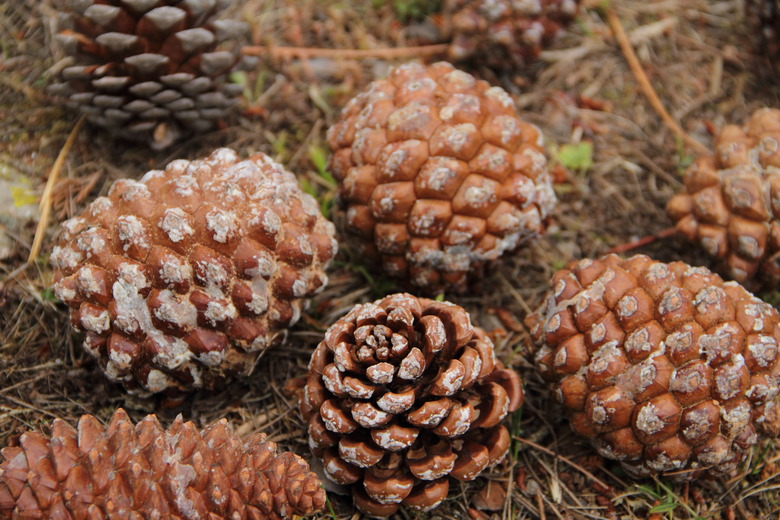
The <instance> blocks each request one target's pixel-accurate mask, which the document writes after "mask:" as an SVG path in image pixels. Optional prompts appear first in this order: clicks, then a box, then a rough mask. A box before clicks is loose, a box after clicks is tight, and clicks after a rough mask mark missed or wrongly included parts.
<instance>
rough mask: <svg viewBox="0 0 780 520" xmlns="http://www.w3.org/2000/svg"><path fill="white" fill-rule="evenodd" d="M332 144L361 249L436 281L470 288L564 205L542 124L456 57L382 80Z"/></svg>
mask: <svg viewBox="0 0 780 520" xmlns="http://www.w3.org/2000/svg"><path fill="white" fill-rule="evenodd" d="M328 144H329V145H330V148H331V150H333V155H332V156H331V160H330V166H331V169H332V171H333V173H334V174H335V176H336V178H337V179H338V180H339V181H340V183H341V186H340V198H341V205H342V207H343V208H344V209H346V220H347V231H348V232H349V233H350V235H351V237H352V238H353V242H354V244H355V247H356V248H357V249H358V252H359V254H360V255H361V256H363V257H367V258H368V259H370V260H371V261H373V262H375V263H377V264H380V265H382V267H383V268H384V270H385V271H386V272H387V273H389V274H390V275H392V276H395V277H398V278H401V279H403V280H408V281H410V282H411V283H412V284H413V285H416V286H418V287H421V288H423V289H425V290H427V291H431V292H433V291H438V290H440V289H442V288H451V289H454V290H460V291H462V290H463V289H465V286H466V283H467V280H468V278H469V276H471V278H473V279H476V278H478V277H479V275H480V273H481V270H482V267H483V265H484V263H485V262H487V261H490V260H496V259H497V258H499V257H500V256H501V255H502V254H504V253H506V252H508V251H511V250H513V249H515V248H517V247H518V246H520V245H521V244H522V243H523V242H525V241H527V240H529V239H531V238H535V237H536V236H538V235H539V234H541V233H542V232H543V231H544V227H545V223H546V220H547V217H548V215H549V214H550V213H551V211H552V209H553V207H554V206H555V202H556V201H555V194H554V192H553V189H552V182H551V178H550V175H549V173H548V171H547V168H546V165H547V162H546V159H545V157H544V154H543V149H542V144H543V143H542V135H541V133H540V132H539V130H538V129H537V128H536V127H534V126H533V125H530V124H528V123H526V122H524V121H523V120H522V119H520V118H519V117H518V115H517V111H516V110H515V106H514V103H513V101H512V99H511V98H510V97H509V95H508V94H507V93H506V92H505V91H503V90H502V89H500V88H498V87H492V88H491V87H490V86H489V85H488V84H487V83H486V82H484V81H477V80H476V79H475V78H474V77H473V76H471V75H469V74H466V73H465V72H461V71H458V70H455V69H454V68H453V67H452V65H450V64H448V63H437V64H435V65H431V66H429V67H423V66H422V65H419V64H416V63H410V64H406V65H402V66H400V67H398V68H396V69H394V70H393V71H392V72H391V73H390V76H389V77H388V79H386V80H381V81H375V82H374V83H372V84H371V86H370V87H369V88H368V89H367V90H366V91H364V92H362V93H361V94H359V95H358V96H357V97H356V98H354V99H353V100H351V101H350V102H349V103H348V104H347V106H346V107H345V109H344V111H343V112H342V113H341V116H340V117H339V120H338V122H337V123H336V124H335V125H334V126H333V127H332V128H330V130H329V131H328Z"/></svg>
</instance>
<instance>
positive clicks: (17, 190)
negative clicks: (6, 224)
mask: <svg viewBox="0 0 780 520" xmlns="http://www.w3.org/2000/svg"><path fill="white" fill-rule="evenodd" d="M11 196H12V197H13V199H14V206H16V207H17V208H18V207H19V206H26V205H28V204H35V203H36V202H38V197H37V196H36V195H35V193H34V192H33V191H32V190H31V189H29V188H25V187H23V186H11Z"/></svg>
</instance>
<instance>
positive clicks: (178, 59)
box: [50, 0, 249, 148]
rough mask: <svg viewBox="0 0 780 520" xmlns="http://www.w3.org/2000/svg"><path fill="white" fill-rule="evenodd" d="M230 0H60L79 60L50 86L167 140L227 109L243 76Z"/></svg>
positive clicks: (122, 130)
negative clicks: (227, 15) (236, 75)
mask: <svg viewBox="0 0 780 520" xmlns="http://www.w3.org/2000/svg"><path fill="white" fill-rule="evenodd" d="M224 3H225V2H224V0H67V1H63V0H60V5H61V7H62V9H63V14H65V16H63V23H62V24H61V25H62V27H63V28H62V30H61V32H60V34H59V35H58V37H59V40H60V42H61V43H62V44H63V48H64V50H65V52H66V54H68V55H69V56H71V57H72V59H73V63H72V64H71V65H69V66H67V67H65V68H64V69H62V71H61V72H60V73H59V78H58V82H57V83H55V84H53V85H52V86H51V87H50V92H51V93H52V94H54V95H55V96H58V97H61V98H63V99H64V100H65V101H66V103H67V105H68V106H69V107H70V108H72V109H74V110H77V111H78V112H80V113H82V114H84V115H86V117H87V120H88V121H90V122H91V123H93V124H95V125H97V126H99V127H103V128H107V129H110V130H111V131H113V132H114V133H116V134H118V135H119V136H121V137H123V138H126V139H131V140H141V141H147V142H149V143H150V144H151V145H152V146H154V147H156V148H163V147H165V146H167V145H169V144H171V143H172V142H174V141H175V140H176V139H179V138H182V137H185V136H186V135H188V134H189V133H190V132H191V131H206V130H211V129H213V128H214V127H215V125H216V124H217V122H218V121H220V120H222V119H223V118H225V117H226V116H227V115H228V114H229V111H230V109H231V108H232V107H234V106H235V105H236V104H237V103H238V100H237V99H236V96H238V95H239V94H240V93H241V91H242V87H241V85H237V84H229V83H228V81H227V80H228V76H229V74H230V72H232V71H234V70H237V68H239V67H241V66H246V65H248V64H249V62H248V61H246V59H245V58H242V57H241V53H240V39H241V35H242V34H244V33H246V32H247V28H246V27H245V26H244V24H242V23H239V22H237V21H234V20H220V19H217V15H218V14H219V11H220V10H221V9H222V6H221V4H224Z"/></svg>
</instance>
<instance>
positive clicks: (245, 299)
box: [51, 148, 337, 392]
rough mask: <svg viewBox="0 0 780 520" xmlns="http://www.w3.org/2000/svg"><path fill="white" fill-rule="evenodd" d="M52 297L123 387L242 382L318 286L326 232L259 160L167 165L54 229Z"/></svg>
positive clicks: (329, 239)
mask: <svg viewBox="0 0 780 520" xmlns="http://www.w3.org/2000/svg"><path fill="white" fill-rule="evenodd" d="M61 234H62V236H61V238H60V242H59V244H58V245H57V246H55V248H54V251H53V252H52V255H51V261H52V265H53V266H54V268H55V273H54V292H55V294H56V295H57V297H58V298H60V299H61V300H63V301H64V302H65V303H66V304H67V305H68V306H69V307H70V309H71V322H72V324H73V326H74V327H75V328H76V329H78V330H83V331H85V332H86V338H85V340H84V347H85V349H86V350H87V352H89V353H90V354H92V355H93V356H95V357H96V358H97V360H98V362H99V363H100V366H101V368H103V370H104V371H105V373H106V374H107V375H108V377H109V378H110V379H112V380H114V381H121V382H123V383H124V384H125V386H126V387H127V388H128V389H131V390H133V389H142V390H146V391H151V392H160V391H163V390H166V389H178V390H190V389H196V388H207V389H208V388H214V387H215V386H217V385H219V384H221V383H222V382H223V381H224V380H225V379H227V378H229V377H230V376H233V375H246V374H248V373H249V371H250V370H251V369H252V367H253V365H254V363H255V360H256V359H257V356H258V354H259V353H260V352H261V351H262V350H264V349H265V348H268V347H269V346H272V345H275V344H278V343H280V342H281V341H282V340H283V339H284V336H285V334H286V330H287V328H288V327H289V326H291V325H293V324H294V323H295V322H297V321H298V318H299V317H300V313H301V308H302V306H303V305H304V302H305V301H306V299H307V298H308V297H310V296H312V295H314V294H315V293H317V292H319V291H320V290H321V289H322V288H323V287H324V286H325V284H326V283H327V281H328V278H327V276H326V274H325V269H326V267H327V265H328V263H329V262H330V260H331V259H332V258H333V256H334V255H335V254H336V249H337V244H336V241H335V238H334V234H335V230H334V227H333V224H331V223H330V222H329V221H327V220H326V219H325V218H324V217H322V215H321V214H320V209H319V205H318V204H317V202H316V201H315V200H314V198H312V197H311V196H310V195H308V194H305V193H303V192H302V191H301V190H300V188H299V187H298V184H297V181H296V179H295V177H294V176H293V175H292V174H291V173H290V172H288V171H286V170H285V169H284V168H283V167H282V166H280V165H279V164H277V163H275V162H273V161H272V160H271V159H270V158H269V157H268V156H266V155H264V154H256V155H253V156H252V157H250V158H249V159H247V160H244V161H241V160H239V158H238V156H237V155H236V153H235V152H233V151H232V150H229V149H226V148H223V149H219V150H217V151H215V152H214V153H212V154H211V155H210V156H209V157H208V158H206V159H203V160H197V161H183V160H179V161H173V162H172V163H170V164H169V165H168V166H167V167H166V168H165V170H164V171H160V170H153V171H151V172H149V173H147V174H146V175H145V176H144V177H143V178H142V179H141V181H140V182H137V181H134V180H129V179H122V180H119V181H116V182H115V183H114V184H113V185H112V187H111V189H110V190H109V192H108V196H107V197H100V198H98V199H97V200H95V201H94V202H93V203H92V204H90V205H89V206H88V207H87V209H86V210H85V211H84V213H83V215H81V216H79V217H76V218H73V219H71V220H69V221H67V222H65V223H64V224H63V225H62V233H61Z"/></svg>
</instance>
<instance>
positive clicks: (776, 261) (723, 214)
mask: <svg viewBox="0 0 780 520" xmlns="http://www.w3.org/2000/svg"><path fill="white" fill-rule="evenodd" d="M778 167H780V110H776V109H761V110H758V111H756V112H754V113H753V115H752V116H751V117H750V119H749V120H748V122H747V124H746V125H745V126H744V127H739V126H736V125H727V126H725V127H723V128H722V129H721V131H720V132H719V133H718V136H717V137H716V139H715V150H714V154H713V155H708V156H704V157H699V158H698V159H696V161H695V162H694V163H693V164H692V165H691V166H690V167H689V168H688V170H687V171H686V172H685V179H684V184H685V186H684V188H683V189H682V191H681V192H680V193H679V194H678V195H676V196H675V197H674V198H672V199H671V200H670V201H669V203H668V204H667V207H666V209H667V211H668V213H669V215H670V216H671V217H672V219H674V221H675V222H676V224H675V227H676V228H677V231H678V232H680V233H681V234H683V235H684V236H685V237H687V238H688V239H689V240H692V241H696V242H698V243H699V244H700V245H701V246H702V247H703V248H704V249H705V250H706V251H707V252H708V253H709V254H711V255H712V256H714V257H715V258H717V259H719V260H721V262H722V263H723V264H724V268H725V273H726V274H727V275H728V276H729V277H730V278H733V279H734V280H737V281H738V282H742V283H744V282H746V281H748V280H751V279H752V278H754V277H757V278H762V279H763V280H764V281H766V282H769V283H771V284H775V285H776V284H777V283H778V282H780V170H778Z"/></svg>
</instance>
